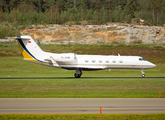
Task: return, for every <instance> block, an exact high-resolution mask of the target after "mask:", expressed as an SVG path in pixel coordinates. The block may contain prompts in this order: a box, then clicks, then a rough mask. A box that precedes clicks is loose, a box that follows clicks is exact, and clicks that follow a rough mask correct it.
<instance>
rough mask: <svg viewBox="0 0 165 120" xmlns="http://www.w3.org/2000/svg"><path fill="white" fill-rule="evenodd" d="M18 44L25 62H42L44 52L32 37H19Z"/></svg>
mask: <svg viewBox="0 0 165 120" xmlns="http://www.w3.org/2000/svg"><path fill="white" fill-rule="evenodd" d="M15 39H17V40H18V44H19V46H20V48H21V51H22V55H23V57H24V59H25V60H28V61H33V62H42V61H41V60H40V58H41V56H42V54H43V53H44V51H42V49H41V48H40V47H39V46H38V45H37V44H36V42H35V41H34V40H33V38H32V37H30V36H17V37H16V38H15Z"/></svg>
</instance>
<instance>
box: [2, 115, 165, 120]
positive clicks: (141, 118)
mask: <svg viewBox="0 0 165 120" xmlns="http://www.w3.org/2000/svg"><path fill="white" fill-rule="evenodd" d="M0 119H2V120H9V119H12V120H31V119H33V120H34V119H35V120H43V119H44V120H45V119H49V120H50V119H53V120H61V119H65V120H93V119H94V120H164V119H165V114H147V115H145V114H144V115H137V114H133V115H98V114H87V115H0Z"/></svg>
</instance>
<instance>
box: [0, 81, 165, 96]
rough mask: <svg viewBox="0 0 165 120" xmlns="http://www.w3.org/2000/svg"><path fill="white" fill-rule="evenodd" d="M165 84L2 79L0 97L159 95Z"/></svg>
mask: <svg viewBox="0 0 165 120" xmlns="http://www.w3.org/2000/svg"><path fill="white" fill-rule="evenodd" d="M164 86H165V82H164V79H140V80H139V79H114V80H113V79H74V78H73V79H37V80H36V79H32V80H31V79H21V80H1V81H0V97H25V98H26V97H29V98H30V97H36V98H39V97H41V98H42V97H43V98H44V97H50V98H51V97H54V98H59V97H62V98H71V97H74V98H77V97H78V98H82V97H83V98H88V97H89V98H100V97H103V98H104V97H105V98H117V97H122V98H158V97H159V91H161V92H162V97H165V87H164Z"/></svg>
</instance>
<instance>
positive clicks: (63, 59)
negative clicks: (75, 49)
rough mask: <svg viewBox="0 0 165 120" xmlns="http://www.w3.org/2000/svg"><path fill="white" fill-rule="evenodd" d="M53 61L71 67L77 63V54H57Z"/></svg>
mask: <svg viewBox="0 0 165 120" xmlns="http://www.w3.org/2000/svg"><path fill="white" fill-rule="evenodd" d="M53 59H54V60H55V61H56V62H57V63H58V64H59V65H70V64H73V63H74V64H75V63H76V54H74V53H62V54H57V55H56V56H53Z"/></svg>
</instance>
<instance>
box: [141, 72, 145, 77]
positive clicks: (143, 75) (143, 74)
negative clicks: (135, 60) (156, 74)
mask: <svg viewBox="0 0 165 120" xmlns="http://www.w3.org/2000/svg"><path fill="white" fill-rule="evenodd" d="M141 73H142V77H143V78H144V77H145V73H144V72H143V70H141Z"/></svg>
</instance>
